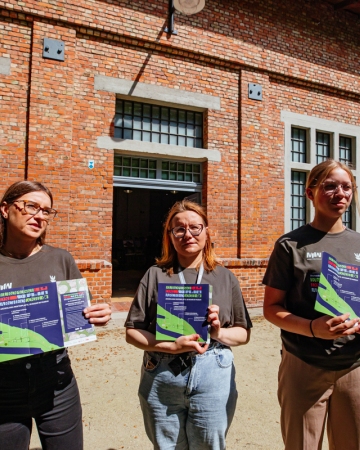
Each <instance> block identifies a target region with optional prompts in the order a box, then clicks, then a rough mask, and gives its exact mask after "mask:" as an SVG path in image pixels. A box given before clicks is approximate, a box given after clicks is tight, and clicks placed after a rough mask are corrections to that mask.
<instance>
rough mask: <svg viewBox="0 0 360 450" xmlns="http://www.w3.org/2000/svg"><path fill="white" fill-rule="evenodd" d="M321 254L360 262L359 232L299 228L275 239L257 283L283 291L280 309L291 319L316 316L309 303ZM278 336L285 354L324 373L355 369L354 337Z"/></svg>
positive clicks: (358, 339)
mask: <svg viewBox="0 0 360 450" xmlns="http://www.w3.org/2000/svg"><path fill="white" fill-rule="evenodd" d="M323 251H326V252H328V253H330V254H331V255H332V256H334V257H335V258H336V259H337V260H338V261H341V262H347V263H350V264H360V234H359V233H356V232H355V231H352V230H349V229H347V228H346V229H345V230H344V231H342V232H341V233H325V232H323V231H320V230H317V229H315V228H313V227H312V226H311V225H304V226H302V227H300V228H298V229H297V230H294V231H292V232H290V233H288V234H285V235H284V236H282V237H281V238H280V239H278V241H277V242H276V244H275V247H274V250H273V252H272V254H271V256H270V260H269V264H268V268H267V270H266V273H265V276H264V279H263V283H264V284H266V285H267V286H270V287H273V288H275V289H280V290H282V291H286V298H285V308H286V309H287V310H288V311H289V312H291V313H293V314H295V315H296V316H300V317H303V318H306V319H310V320H311V319H316V318H317V317H320V316H321V315H322V314H321V313H319V312H317V311H315V309H314V305H315V300H316V294H317V287H318V283H319V276H320V272H321V257H322V252H323ZM281 338H282V341H283V344H284V346H285V348H286V350H287V351H289V352H290V353H292V354H294V355H295V356H297V357H298V358H300V359H302V360H303V361H305V362H306V363H308V364H312V365H314V366H318V367H321V368H324V369H328V370H342V369H346V368H349V367H352V366H355V365H356V366H357V365H360V362H359V358H360V335H358V334H356V335H351V336H348V337H341V338H338V339H335V340H327V339H319V338H315V339H314V338H312V337H307V336H303V335H300V334H296V333H291V332H289V331H285V330H281Z"/></svg>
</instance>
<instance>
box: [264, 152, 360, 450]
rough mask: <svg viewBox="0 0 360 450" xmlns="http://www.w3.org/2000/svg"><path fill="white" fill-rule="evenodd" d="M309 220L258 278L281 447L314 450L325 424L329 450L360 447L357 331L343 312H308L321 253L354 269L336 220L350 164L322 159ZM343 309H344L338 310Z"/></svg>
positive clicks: (344, 201)
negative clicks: (275, 364)
mask: <svg viewBox="0 0 360 450" xmlns="http://www.w3.org/2000/svg"><path fill="white" fill-rule="evenodd" d="M306 196H307V198H308V199H309V200H310V201H311V202H312V203H313V206H314V208H315V216H314V219H313V221H312V222H311V223H309V224H307V225H304V226H302V227H300V228H298V229H296V230H294V231H291V232H290V233H287V234H285V235H284V236H282V237H281V238H279V239H278V240H277V242H276V244H275V248H274V250H273V252H272V255H271V257H270V260H269V264H268V268H267V271H266V273H265V277H264V284H265V285H266V288H265V299H264V315H265V317H266V318H267V319H268V320H269V321H270V322H272V323H273V324H275V325H276V326H278V327H279V328H281V338H282V343H283V349H282V359H281V364H280V368H279V387H278V398H279V402H280V406H281V430H282V435H283V440H284V443H285V449H286V450H304V449H309V450H313V449H320V448H321V446H322V440H323V433H324V429H325V422H326V423H327V433H328V438H329V444H330V448H331V449H334V450H335V449H337V450H342V449H346V450H355V449H356V450H358V449H359V448H360V336H359V335H358V333H359V331H360V327H359V325H358V319H352V320H348V318H349V314H342V315H339V316H337V317H330V316H328V315H324V314H322V313H320V312H318V311H316V310H315V309H314V305H315V301H316V295H317V290H318V285H319V279H320V272H321V264H322V260H321V254H322V252H324V251H325V252H327V253H329V254H331V255H332V256H333V257H334V258H336V259H337V260H338V261H341V262H344V263H349V264H357V265H358V264H359V262H358V260H357V255H359V254H360V235H359V234H358V233H356V232H355V231H352V230H350V229H348V228H347V227H345V225H344V224H343V222H342V216H343V214H344V213H345V211H346V210H347V209H348V207H349V206H350V204H351V201H352V199H353V197H355V200H356V204H357V206H358V203H359V202H358V197H357V187H356V183H355V179H354V175H353V173H352V171H351V169H350V168H349V167H347V166H346V165H345V164H342V163H340V162H337V161H334V160H332V159H329V160H327V161H324V162H322V163H320V164H318V165H317V166H315V167H314V168H313V169H312V171H311V172H310V174H309V177H308V180H307V183H306ZM344 312H346V311H344Z"/></svg>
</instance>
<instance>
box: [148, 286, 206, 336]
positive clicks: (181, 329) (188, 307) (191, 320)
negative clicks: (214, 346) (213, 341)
mask: <svg viewBox="0 0 360 450" xmlns="http://www.w3.org/2000/svg"><path fill="white" fill-rule="evenodd" d="M211 293H212V286H210V285H209V284H174V283H159V285H158V305H157V318H156V339H157V340H161V341H175V339H177V338H178V337H179V336H188V335H190V334H199V335H200V339H199V342H207V343H209V342H210V334H209V331H210V330H209V323H208V321H207V309H208V307H209V305H211Z"/></svg>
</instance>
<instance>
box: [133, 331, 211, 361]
mask: <svg viewBox="0 0 360 450" xmlns="http://www.w3.org/2000/svg"><path fill="white" fill-rule="evenodd" d="M198 339H199V335H196V334H193V335H190V336H181V337H179V338H178V339H176V341H157V340H156V339H155V335H154V334H152V333H150V332H149V331H146V330H139V329H135V328H127V329H126V342H127V343H128V344H131V345H134V346H135V347H137V348H140V349H141V350H145V351H147V352H164V353H172V354H174V355H176V354H178V353H185V352H193V351H196V352H198V353H204V352H205V351H206V349H207V347H208V345H206V346H202V345H201V344H200V343H199V342H198Z"/></svg>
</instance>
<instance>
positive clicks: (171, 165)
mask: <svg viewBox="0 0 360 450" xmlns="http://www.w3.org/2000/svg"><path fill="white" fill-rule="evenodd" d="M170 170H177V164H176V162H171V163H170Z"/></svg>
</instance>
